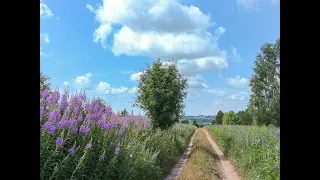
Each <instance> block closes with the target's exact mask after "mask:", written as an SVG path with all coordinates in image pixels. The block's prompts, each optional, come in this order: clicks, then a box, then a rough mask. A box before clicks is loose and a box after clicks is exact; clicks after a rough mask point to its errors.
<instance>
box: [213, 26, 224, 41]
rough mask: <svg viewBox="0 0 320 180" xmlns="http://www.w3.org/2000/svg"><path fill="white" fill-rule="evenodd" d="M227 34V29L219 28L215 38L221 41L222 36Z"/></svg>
mask: <svg viewBox="0 0 320 180" xmlns="http://www.w3.org/2000/svg"><path fill="white" fill-rule="evenodd" d="M225 32H226V29H225V28H223V27H219V28H218V29H216V31H215V32H214V34H215V36H216V37H217V38H218V39H219V38H220V36H222V35H224V33H225Z"/></svg>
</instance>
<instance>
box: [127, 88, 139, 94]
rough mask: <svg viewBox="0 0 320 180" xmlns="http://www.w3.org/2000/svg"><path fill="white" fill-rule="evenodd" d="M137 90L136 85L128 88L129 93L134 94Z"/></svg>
mask: <svg viewBox="0 0 320 180" xmlns="http://www.w3.org/2000/svg"><path fill="white" fill-rule="evenodd" d="M137 91H138V88H137V87H133V88H131V89H129V91H128V92H129V93H131V94H135V93H136V92H137Z"/></svg>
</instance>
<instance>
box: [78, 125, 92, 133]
mask: <svg viewBox="0 0 320 180" xmlns="http://www.w3.org/2000/svg"><path fill="white" fill-rule="evenodd" d="M90 130H91V128H90V127H89V126H85V125H81V126H80V130H79V131H80V133H82V134H84V135H88V134H89V132H90Z"/></svg>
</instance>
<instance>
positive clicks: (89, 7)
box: [86, 4, 95, 12]
mask: <svg viewBox="0 0 320 180" xmlns="http://www.w3.org/2000/svg"><path fill="white" fill-rule="evenodd" d="M86 7H87V9H89V11H90V12H95V11H94V8H93V7H92V5H90V4H87V5H86Z"/></svg>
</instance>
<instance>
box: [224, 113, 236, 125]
mask: <svg viewBox="0 0 320 180" xmlns="http://www.w3.org/2000/svg"><path fill="white" fill-rule="evenodd" d="M222 124H223V125H227V124H232V125H236V124H240V121H239V116H238V115H237V114H236V113H234V111H229V112H226V113H224V115H223V117H222Z"/></svg>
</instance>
